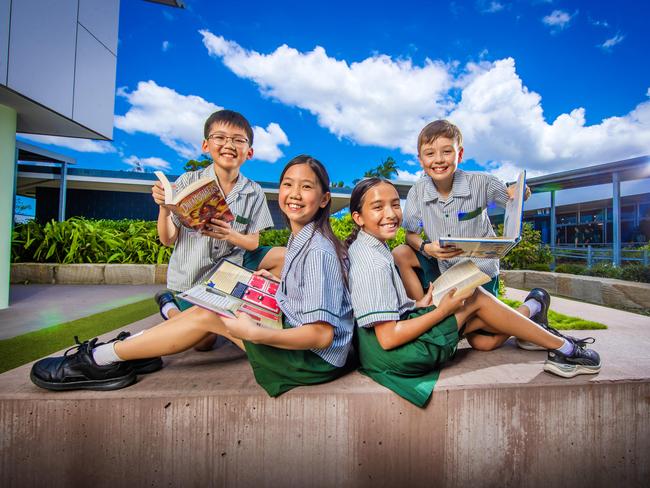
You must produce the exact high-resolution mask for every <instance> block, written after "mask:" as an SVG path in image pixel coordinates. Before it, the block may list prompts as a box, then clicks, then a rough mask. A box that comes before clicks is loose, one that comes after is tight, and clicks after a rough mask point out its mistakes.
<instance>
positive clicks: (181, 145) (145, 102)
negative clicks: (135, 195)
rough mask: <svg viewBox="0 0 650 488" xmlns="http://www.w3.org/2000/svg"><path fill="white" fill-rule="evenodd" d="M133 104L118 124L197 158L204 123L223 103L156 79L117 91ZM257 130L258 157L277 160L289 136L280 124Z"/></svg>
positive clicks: (255, 131) (264, 159) (256, 155)
mask: <svg viewBox="0 0 650 488" xmlns="http://www.w3.org/2000/svg"><path fill="white" fill-rule="evenodd" d="M117 94H118V96H121V97H124V98H125V99H126V100H127V102H128V103H129V104H130V105H131V107H130V108H129V110H128V111H127V112H126V113H125V114H124V115H118V116H116V117H115V127H117V128H118V129H121V130H123V131H125V132H127V133H129V134H134V133H137V132H141V133H144V134H151V135H153V136H156V137H158V138H160V140H161V141H162V142H163V144H165V145H167V146H168V147H170V148H171V149H173V150H174V151H176V152H177V153H178V154H179V155H180V156H181V157H183V158H185V159H192V158H196V157H197V156H198V155H199V154H200V153H201V142H202V140H203V123H204V122H205V119H206V118H208V116H209V115H210V114H211V113H212V112H215V111H217V110H221V109H222V108H223V107H220V106H218V105H215V104H214V103H211V102H208V101H207V100H205V99H203V98H201V97H199V96H196V95H182V94H180V93H178V92H176V91H175V90H173V89H171V88H167V87H163V86H159V85H158V84H157V83H156V82H155V81H152V80H149V81H141V82H139V83H138V86H137V88H136V89H135V90H133V91H131V92H129V91H128V90H127V89H126V88H120V89H118V91H117ZM253 130H254V133H255V158H256V159H260V160H262V161H269V162H275V161H277V159H278V158H280V157H281V156H282V152H281V151H280V149H279V148H278V146H279V145H288V144H289V140H288V138H287V136H286V134H285V133H284V131H283V130H282V128H281V127H280V126H279V125H278V124H276V123H271V124H269V126H268V127H267V129H264V128H262V127H253Z"/></svg>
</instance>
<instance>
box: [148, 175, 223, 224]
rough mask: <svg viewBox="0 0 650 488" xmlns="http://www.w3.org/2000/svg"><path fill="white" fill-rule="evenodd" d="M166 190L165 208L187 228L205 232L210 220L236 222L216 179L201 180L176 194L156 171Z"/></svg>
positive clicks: (166, 180) (164, 177)
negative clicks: (204, 229)
mask: <svg viewBox="0 0 650 488" xmlns="http://www.w3.org/2000/svg"><path fill="white" fill-rule="evenodd" d="M154 174H155V175H156V176H157V177H158V179H159V180H160V182H161V183H162V185H163V188H164V189H165V207H167V208H168V209H169V210H171V211H172V212H173V213H174V215H176V216H177V217H178V219H179V220H180V221H181V222H182V223H183V225H184V226H185V227H189V228H191V229H194V230H203V228H204V227H205V226H206V224H207V223H208V222H210V219H221V220H225V221H226V222H232V221H233V220H235V216H234V215H233V214H232V212H231V211H230V209H229V208H228V204H227V203H226V199H225V197H224V195H223V191H221V187H219V183H218V182H217V180H216V179H215V178H209V177H206V178H201V179H200V180H197V181H195V182H194V183H191V184H189V185H187V186H186V187H185V188H183V189H182V190H181V191H179V192H176V191H175V190H174V187H172V185H171V183H170V182H169V180H168V179H167V177H166V176H165V175H164V173H162V172H161V171H155V172H154Z"/></svg>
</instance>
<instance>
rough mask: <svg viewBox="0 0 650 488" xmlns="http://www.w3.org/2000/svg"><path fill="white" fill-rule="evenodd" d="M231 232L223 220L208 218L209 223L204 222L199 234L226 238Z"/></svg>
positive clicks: (228, 225) (221, 238) (230, 228)
mask: <svg viewBox="0 0 650 488" xmlns="http://www.w3.org/2000/svg"><path fill="white" fill-rule="evenodd" d="M231 232H233V230H232V227H231V226H230V224H229V223H228V222H226V221H225V220H221V219H210V223H208V224H206V226H205V227H204V228H203V230H202V231H201V234H203V235H204V236H208V237H212V238H213V239H219V240H224V239H228V237H229V236H230V233H231Z"/></svg>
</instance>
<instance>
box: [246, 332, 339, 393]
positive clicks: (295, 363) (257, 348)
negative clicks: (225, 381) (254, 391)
mask: <svg viewBox="0 0 650 488" xmlns="http://www.w3.org/2000/svg"><path fill="white" fill-rule="evenodd" d="M282 327H283V328H284V329H288V328H289V326H288V325H286V324H284V323H283V324H282ZM244 346H246V354H247V355H248V361H249V362H250V364H251V367H252V368H253V374H254V375H255V380H256V381H257V383H258V384H259V385H260V386H261V387H262V388H264V389H265V390H266V392H267V393H268V394H269V395H270V396H272V397H276V396H279V395H281V394H282V393H284V392H287V391H289V390H291V389H292V388H295V387H296V386H305V385H316V384H318V383H327V382H328V381H332V380H335V379H336V378H338V377H339V376H342V375H344V374H345V373H347V372H348V371H349V370H350V369H351V368H350V367H349V366H348V365H347V364H346V365H345V366H343V367H342V368H339V367H337V366H334V365H332V364H330V363H328V362H327V361H325V360H324V359H323V358H321V357H320V356H319V355H318V354H316V353H314V352H312V351H309V350H301V351H293V350H289V349H280V348H278V347H273V346H267V345H265V344H254V343H252V342H248V341H244Z"/></svg>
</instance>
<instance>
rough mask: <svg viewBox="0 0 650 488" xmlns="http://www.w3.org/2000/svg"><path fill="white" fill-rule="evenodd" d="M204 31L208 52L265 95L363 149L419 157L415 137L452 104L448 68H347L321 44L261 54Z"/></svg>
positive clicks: (429, 64)
mask: <svg viewBox="0 0 650 488" xmlns="http://www.w3.org/2000/svg"><path fill="white" fill-rule="evenodd" d="M200 32H201V34H202V36H203V43H204V45H205V46H206V48H207V49H208V52H209V53H210V54H211V55H213V56H215V57H216V58H219V59H221V60H222V61H223V63H224V64H225V65H226V66H227V67H228V68H229V69H231V70H232V71H233V72H234V73H235V74H236V75H238V76H240V77H241V78H246V79H250V80H253V81H254V82H255V83H256V84H257V85H258V86H259V88H260V91H261V92H262V94H263V95H264V96H267V97H269V98H273V99H275V100H279V101H280V102H282V103H285V104H287V105H292V106H296V107H299V108H302V109H305V110H307V111H309V112H310V113H312V114H313V115H314V116H316V118H317V120H318V123H319V124H320V125H321V126H322V127H325V128H327V129H328V130H329V131H331V132H332V133H333V134H335V135H336V136H338V137H346V138H349V139H351V140H354V141H356V142H358V143H359V144H372V145H378V146H383V147H390V148H399V149H402V150H403V151H407V152H409V151H413V149H414V145H415V144H414V141H413V138H412V134H413V132H414V131H417V130H419V128H421V127H422V126H423V125H424V124H425V123H426V122H427V121H428V120H430V119H431V118H435V117H440V116H442V115H444V113H445V110H446V109H447V108H449V107H450V106H451V101H450V98H449V95H448V90H449V89H450V87H451V81H452V80H451V77H450V74H449V72H448V67H447V66H446V65H445V64H444V63H442V62H433V61H431V60H426V61H425V62H424V65H423V66H414V65H413V64H412V62H411V61H410V60H408V59H404V60H393V59H391V58H390V57H388V56H385V55H376V56H373V57H370V58H367V59H365V60H363V61H361V62H358V63H347V62H346V61H342V60H338V59H335V58H333V57H331V56H329V55H328V54H327V53H326V52H325V49H323V48H322V47H320V46H317V47H316V48H315V49H314V50H313V51H309V52H306V53H302V52H299V51H298V50H296V49H294V48H291V47H289V46H287V45H282V46H280V47H278V48H277V49H276V50H275V51H274V52H272V53H271V54H261V53H258V52H255V51H249V50H246V49H244V48H242V47H241V46H240V45H239V44H237V43H235V42H232V41H229V40H226V39H224V38H223V37H221V36H215V35H214V34H212V33H210V32H208V31H205V30H203V31H200ZM396 121H399V123H396Z"/></svg>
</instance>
